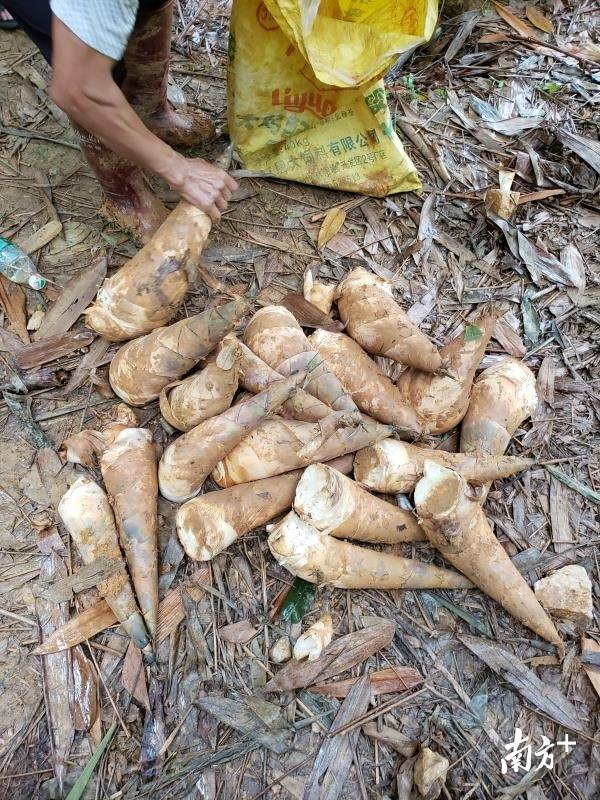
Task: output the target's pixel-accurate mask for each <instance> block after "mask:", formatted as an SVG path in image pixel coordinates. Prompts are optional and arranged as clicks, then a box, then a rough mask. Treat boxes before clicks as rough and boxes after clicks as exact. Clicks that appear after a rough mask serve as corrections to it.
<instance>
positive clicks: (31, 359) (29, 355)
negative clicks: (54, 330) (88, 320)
mask: <svg viewBox="0 0 600 800" xmlns="http://www.w3.org/2000/svg"><path fill="white" fill-rule="evenodd" d="M95 338H96V334H95V333H94V332H93V331H90V330H88V329H87V328H83V329H81V330H79V331H71V332H70V333H59V334H58V335H57V336H51V337H50V338H48V339H42V340H41V341H37V342H32V343H31V344H28V345H25V346H24V347H22V348H21V349H20V350H19V352H18V353H15V356H14V358H15V363H16V365H17V366H18V367H19V369H32V368H33V367H39V366H41V365H42V364H47V363H48V362H50V361H54V360H55V359H57V358H62V357H63V356H68V355H70V354H71V353H73V352H74V351H75V350H80V349H81V348H82V347H87V346H88V345H89V344H91V343H92V342H93V341H94V339H95Z"/></svg>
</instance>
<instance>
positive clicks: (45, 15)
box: [4, 0, 169, 243]
mask: <svg viewBox="0 0 600 800" xmlns="http://www.w3.org/2000/svg"><path fill="white" fill-rule="evenodd" d="M4 5H5V6H6V7H7V8H8V10H9V11H10V13H11V14H12V15H13V16H14V17H15V18H16V19H18V20H19V22H21V24H22V26H23V29H24V31H25V32H26V33H27V34H28V36H29V37H30V39H32V41H33V42H34V43H35V44H36V45H37V46H38V47H39V49H40V51H41V53H42V55H43V56H44V58H45V59H46V61H48V63H51V62H52V14H51V11H50V2H49V0H4ZM124 77H125V69H124V65H123V62H119V63H118V64H116V65H115V70H114V78H115V81H116V83H117V84H118V85H121V84H122V82H123V80H124ZM73 127H74V129H75V132H76V133H77V138H78V140H79V146H80V147H81V152H82V153H83V155H84V156H85V159H86V161H87V162H88V164H89V165H90V167H91V168H92V171H93V172H94V174H95V176H96V178H97V179H98V183H99V184H100V187H101V189H102V203H101V206H100V213H101V214H102V215H103V216H104V217H106V218H107V219H108V220H109V221H110V222H114V223H115V224H116V225H117V226H118V227H119V228H124V229H125V230H128V231H129V232H130V233H131V234H132V235H133V237H134V238H135V239H136V240H137V241H138V242H141V243H144V242H146V241H147V240H148V239H149V238H150V236H152V234H153V233H154V232H155V231H156V229H157V228H158V226H159V225H160V223H161V222H162V221H163V220H164V219H165V217H166V216H167V214H168V213H169V212H168V209H167V208H166V207H165V205H164V204H163V203H162V202H161V200H160V199H159V198H158V197H157V196H156V195H155V194H154V192H153V191H152V190H151V189H150V188H149V187H148V185H147V184H146V179H145V177H144V174H143V172H142V171H141V170H140V169H139V168H138V167H136V166H135V164H132V163H131V162H130V161H128V160H127V159H125V158H122V157H121V156H119V155H117V154H116V153H113V152H112V150H109V149H108V148H107V147H105V146H104V145H103V144H102V143H101V142H100V141H98V139H96V137H95V136H92V135H91V134H90V133H88V132H87V131H84V130H82V129H81V128H79V127H78V126H76V125H73Z"/></svg>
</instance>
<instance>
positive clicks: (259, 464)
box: [61, 233, 560, 649]
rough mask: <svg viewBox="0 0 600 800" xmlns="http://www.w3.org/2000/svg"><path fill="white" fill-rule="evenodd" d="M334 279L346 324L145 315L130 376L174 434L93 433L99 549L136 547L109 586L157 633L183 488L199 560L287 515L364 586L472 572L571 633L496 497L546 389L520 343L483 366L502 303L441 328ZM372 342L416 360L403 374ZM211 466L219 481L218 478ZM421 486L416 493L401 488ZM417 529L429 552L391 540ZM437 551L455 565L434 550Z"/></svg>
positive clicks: (84, 492)
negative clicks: (439, 338) (451, 331)
mask: <svg viewBox="0 0 600 800" xmlns="http://www.w3.org/2000/svg"><path fill="white" fill-rule="evenodd" d="M201 235H202V234H200V233H199V238H201ZM195 246H196V247H198V246H200V245H195ZM125 277H126V276H125ZM138 278H139V276H138ZM314 288H315V287H314V285H313V284H311V286H310V287H309V289H310V291H309V292H308V293H307V296H308V297H310V298H311V299H313V290H314ZM333 297H335V298H336V300H337V312H338V315H339V317H340V319H341V321H342V322H343V323H344V326H345V332H344V333H331V332H328V331H325V330H321V329H318V330H316V331H315V332H313V333H312V334H311V335H310V336H309V335H307V332H306V331H304V330H303V328H302V327H301V325H300V323H299V322H298V321H297V320H296V319H295V317H294V315H293V314H292V313H291V312H290V311H289V310H288V309H286V308H284V307H283V306H269V307H267V308H262V309H260V310H258V311H257V312H256V313H255V314H254V315H253V316H252V317H251V318H250V319H249V321H248V322H247V324H246V326H245V330H244V332H243V337H242V338H243V340H240V339H238V338H237V337H236V335H235V334H234V333H233V330H234V328H235V327H236V326H237V325H238V324H239V323H240V320H241V319H242V317H243V315H244V314H246V312H247V306H246V303H245V301H243V300H236V301H233V302H231V303H228V304H226V305H224V306H221V307H219V308H214V309H211V310H209V311H205V312H203V313H202V314H199V315H197V316H196V317H191V318H189V319H185V320H182V321H181V322H177V323H175V324H174V325H171V326H169V327H167V328H159V329H157V330H156V329H151V330H149V326H150V327H151V324H150V323H148V326H146V327H143V326H142V328H141V329H142V330H143V331H144V333H145V335H143V336H141V337H140V338H138V339H135V340H133V341H130V342H128V343H127V344H125V345H124V346H123V347H122V348H121V350H120V351H119V352H118V353H117V355H116V356H115V358H114V360H113V362H112V365H111V370H110V378H111V383H112V386H113V388H114V390H115V392H116V393H117V394H118V395H119V396H120V397H121V398H123V399H125V400H126V401H127V402H128V403H130V404H131V405H144V404H146V403H149V402H152V401H154V400H156V399H157V398H159V402H160V410H161V412H162V415H163V418H164V423H163V427H165V429H166V430H167V433H168V434H171V433H173V438H172V440H171V442H170V443H169V444H168V446H167V447H166V449H165V450H164V452H163V454H162V457H161V458H160V461H159V464H158V466H157V464H156V460H155V457H154V446H153V443H152V434H151V433H150V431H148V430H141V429H139V428H137V426H136V425H135V423H132V422H131V420H129V421H128V420H126V419H125V420H123V419H122V418H121V419H116V420H113V421H112V423H111V424H110V425H109V426H107V428H106V429H105V430H104V431H103V432H102V433H98V432H95V433H94V435H93V436H91V437H90V436H88V439H87V441H88V442H90V441H91V442H93V443H94V448H93V449H94V450H95V451H98V450H99V451H100V465H101V469H102V475H103V478H104V482H105V486H106V490H107V493H108V498H110V503H111V505H112V509H111V506H110V505H109V499H108V498H107V497H106V495H105V494H104V492H103V491H102V489H101V488H100V487H99V486H98V485H96V484H93V483H92V482H90V481H89V479H86V478H83V479H80V481H79V482H78V483H76V484H75V485H74V486H73V487H72V489H71V490H69V492H68V493H67V495H65V498H63V502H62V504H61V508H62V510H61V516H62V517H63V520H64V522H65V525H66V527H67V528H68V529H69V531H70V533H71V535H72V537H73V539H74V541H75V542H76V544H77V545H78V547H79V549H80V552H81V555H82V558H83V559H84V560H85V561H89V560H93V558H94V554H100V551H101V549H102V552H103V553H110V554H111V557H114V558H115V560H116V561H118V560H119V556H120V550H119V542H120V545H121V547H122V548H123V551H124V554H125V559H124V562H123V564H121V563H120V562H119V565H120V568H119V571H118V572H117V575H118V576H119V581H120V582H118V586H112V585H111V586H104V587H99V588H100V590H101V592H102V593H103V594H104V596H105V597H106V599H107V602H109V603H111V604H112V607H113V610H114V611H115V614H116V615H117V617H118V618H119V620H120V621H121V622H122V624H123V626H124V627H125V628H126V630H128V632H129V633H130V635H131V636H132V638H133V639H134V641H136V642H137V643H138V644H139V646H141V647H144V648H146V649H147V648H148V642H149V641H150V638H148V641H145V640H144V637H143V636H142V635H141V633H140V630H141V629H142V628H143V627H144V626H145V628H146V629H147V631H148V632H149V636H150V635H151V634H152V633H153V632H154V630H155V626H156V608H157V603H158V594H157V585H158V581H157V576H158V573H159V570H158V564H157V551H156V528H157V523H156V497H157V492H158V491H160V493H161V494H162V495H163V496H164V497H165V498H166V499H168V500H170V501H171V502H175V503H178V504H181V505H180V506H179V508H178V509H177V511H176V527H177V533H178V535H179V539H180V541H181V544H182V546H183V548H184V550H185V552H186V553H187V555H188V556H189V557H190V558H192V559H196V560H201V561H209V560H211V559H213V558H215V557H216V556H217V555H218V554H219V553H221V552H223V551H224V550H225V549H226V548H227V547H229V546H231V545H232V544H233V543H234V542H236V541H238V540H239V539H240V538H241V537H243V536H246V535H247V534H249V533H251V532H252V531H259V530H263V529H264V526H265V525H267V523H271V524H269V525H267V530H268V531H269V536H268V546H269V549H270V551H271V553H272V555H273V557H274V558H275V559H276V561H277V562H278V563H279V564H280V565H281V566H283V567H285V568H286V569H287V570H288V571H290V572H291V573H292V574H293V575H296V576H299V577H301V578H304V579H305V580H308V581H311V582H314V583H317V584H330V585H332V586H334V587H343V588H350V589H352V588H378V589H383V590H386V589H420V588H446V589H468V588H472V587H474V586H475V587H478V588H480V589H481V590H482V591H484V592H485V593H486V594H488V595H489V596H490V597H492V598H494V599H495V600H496V601H497V602H498V603H500V604H501V605H503V606H504V608H505V609H506V610H507V611H508V612H509V613H511V614H512V615H513V616H514V617H515V618H516V619H518V620H520V621H521V622H522V623H523V624H525V625H526V626H528V627H529V628H530V629H531V630H533V631H535V633H536V634H538V635H540V636H542V637H544V638H546V639H547V640H548V641H550V642H552V643H554V644H559V643H560V637H559V635H558V632H557V631H556V628H555V627H554V625H553V623H552V622H551V620H550V619H549V617H548V616H547V615H546V613H545V612H544V610H543V609H542V608H541V606H540V605H539V604H538V603H537V602H536V600H535V597H534V595H533V593H532V591H531V589H530V588H529V586H528V585H527V584H526V582H525V581H524V579H523V578H522V577H521V576H520V574H519V573H518V572H517V571H516V569H515V568H514V567H513V565H512V563H511V561H510V559H509V557H508V555H507V554H506V552H505V550H504V548H503V547H502V546H501V545H500V543H499V542H498V541H497V539H496V537H495V535H494V533H493V531H492V529H491V527H490V525H489V523H488V522H487V520H486V517H485V513H484V510H483V508H482V506H483V502H484V501H485V498H486V496H487V490H488V489H489V485H490V482H491V481H493V480H495V479H497V478H506V477H508V476H511V475H514V474H515V473H516V472H518V471H520V470H523V469H526V468H527V467H528V466H530V465H531V463H532V462H531V460H529V459H526V458H521V457H517V456H509V455H505V451H506V449H507V448H508V445H509V443H510V440H511V437H512V436H513V434H514V433H515V431H516V430H517V429H518V428H519V426H520V425H521V424H522V422H523V421H524V420H525V419H526V418H527V417H528V416H529V415H530V414H531V413H532V411H533V409H534V408H535V406H536V401H537V398H536V392H535V379H534V376H533V375H532V373H531V371H530V370H529V369H528V368H527V367H526V366H525V365H524V364H522V363H521V362H518V361H516V360H515V359H504V360H503V361H502V362H500V363H498V364H496V365H495V366H493V367H491V368H489V369H487V370H485V371H484V372H483V373H482V375H481V377H480V378H479V379H478V380H476V381H475V382H474V378H475V374H476V372H477V370H478V368H479V366H480V363H481V360H482V358H483V356H484V353H485V350H486V347H487V345H488V342H489V341H490V338H491V336H492V333H493V329H494V324H495V321H496V319H497V315H496V314H495V313H492V312H484V313H478V314H475V315H473V316H474V321H473V322H471V323H469V324H467V325H466V326H464V328H463V329H462V330H459V331H458V333H456V335H455V336H454V337H453V338H452V339H451V341H450V342H448V343H446V344H442V345H441V346H438V344H437V343H436V342H434V341H432V340H431V339H430V338H429V337H428V336H426V335H425V333H423V332H422V331H421V330H420V329H419V328H418V327H417V326H415V325H414V324H413V323H412V322H411V321H410V319H409V318H408V317H407V316H406V314H405V312H404V311H403V309H402V308H401V306H400V305H399V304H398V303H397V301H396V300H395V299H394V292H393V289H392V287H391V286H390V285H388V284H387V283H386V282H385V281H383V280H382V279H381V278H379V277H376V276H375V275H373V274H371V273H369V272H368V271H367V270H365V269H362V268H361V269H356V270H354V271H353V272H351V273H350V274H349V275H348V276H347V277H346V278H345V279H344V280H343V281H342V282H341V283H340V284H339V286H338V287H337V288H336V289H333V288H331V287H329V288H328V291H327V298H325V299H326V301H327V302H326V303H325V306H326V307H327V310H328V311H329V307H330V304H331V300H332V298H333ZM314 299H315V300H316V299H317V298H316V295H315V296H314ZM154 319H159V320H160V321H163V320H162V319H161V318H159V317H158V316H155V317H154ZM154 327H156V326H154ZM115 338H116V337H115ZM374 356H385V357H387V358H389V359H392V360H393V361H396V362H398V363H399V364H402V365H404V366H405V367H406V369H405V370H404V371H403V372H402V373H401V375H400V378H399V379H398V381H397V383H396V384H395V385H394V383H393V382H392V381H391V380H390V379H389V377H387V375H385V374H384V373H383V372H382V369H381V368H380V366H379V364H378V363H377V362H376V360H375V359H374ZM203 359H204V361H203ZM201 362H202V363H201ZM198 365H200V368H198ZM121 417H123V412H122V414H121ZM461 422H462V423H463V425H462V431H461V437H460V445H461V452H459V453H451V452H447V451H445V450H442V449H440V448H439V442H436V441H435V439H432V436H433V435H436V434H440V433H445V432H447V431H449V430H451V429H452V428H455V427H456V426H457V425H459V424H460V423H461ZM180 432H183V433H180ZM98 437H99V438H98ZM420 437H426V441H418V440H419V438H420ZM401 439H405V440H406V439H410V440H411V441H410V442H407V441H401ZM70 444H71V445H72V443H69V442H66V443H65V452H67V454H68V453H69V452H73V451H74V447H73V446H71V447H69V445H70ZM74 460H77V459H75V458H74ZM80 460H81V459H80ZM352 475H353V477H351V476H352ZM209 476H211V477H212V479H213V481H214V483H215V484H217V486H218V487H221V488H219V489H216V490H214V489H212V490H211V488H212V487H210V485H209V484H208V478H209ZM81 481H84V483H81ZM86 481H87V482H86ZM413 493H414V497H413V505H414V507H415V508H416V511H415V512H413V511H412V510H407V509H410V508H411V505H410V501H408V498H406V497H403V498H402V502H401V503H399V498H398V495H411V494H413ZM394 496H396V497H394ZM84 512H85V513H84ZM282 515H283V516H282ZM277 518H280V519H279V521H277ZM414 542H422V543H423V545H422V547H421V551H420V552H421V555H422V560H417V559H414V558H404V557H402V556H400V555H399V554H398V553H397V552H395V553H393V554H392V553H391V552H389V551H388V550H389V549H386V547H385V546H386V545H387V546H389V545H394V546H396V547H399V546H402V544H403V543H414ZM96 543H102V544H101V546H100V544H98V546H96ZM359 543H360V544H359ZM428 548H429V549H428ZM436 551H437V552H438V554H439V555H440V556H441V557H442V559H444V561H446V562H447V563H448V564H449V565H451V567H453V568H454V569H447V568H445V567H443V566H441V565H439V564H434V563H432V558H433V557H434V556H435V554H436ZM121 560H122V561H123V559H121ZM125 562H126V566H127V567H128V570H129V575H130V576H131V582H130V583H129V582H127V586H125V583H123V580H124V579H125V578H127V577H128V575H127V570H126V568H125ZM127 587H128V588H127ZM135 594H137V600H138V603H139V608H140V609H141V613H140V612H139V611H137V607H136V606H135V597H134V595H135Z"/></svg>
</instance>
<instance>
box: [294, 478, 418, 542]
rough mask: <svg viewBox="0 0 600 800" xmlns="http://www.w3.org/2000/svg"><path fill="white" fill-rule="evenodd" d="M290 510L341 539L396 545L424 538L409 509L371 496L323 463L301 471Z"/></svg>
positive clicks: (317, 527) (318, 528)
mask: <svg viewBox="0 0 600 800" xmlns="http://www.w3.org/2000/svg"><path fill="white" fill-rule="evenodd" d="M294 510H295V511H296V513H297V514H298V515H299V516H300V517H301V518H302V519H304V520H306V521H307V522H308V523H310V524H311V525H313V526H314V527H315V528H316V529H317V530H320V531H323V532H325V533H329V534H330V535H331V536H335V537H340V538H344V539H352V540H354V539H356V540H358V541H362V542H372V543H377V544H396V543H398V542H415V541H423V539H425V538H426V537H425V535H424V533H423V531H421V529H420V527H419V524H418V522H417V518H416V517H415V515H414V514H412V513H411V512H410V511H405V510H403V509H400V508H398V506H395V505H392V504H391V503H388V502H387V501H385V500H382V499H381V498H379V497H374V496H373V495H371V494H369V492H367V491H366V490H365V489H363V488H362V487H361V486H359V485H358V484H357V483H356V482H355V481H352V480H351V479H350V478H347V477H346V476H345V475H342V474H341V473H339V472H338V471H337V470H335V469H332V468H331V467H330V466H328V465H327V464H313V465H312V466H310V467H307V468H306V469H305V470H304V473H303V475H302V478H301V479H300V482H299V483H298V488H297V489H296V497H295V499H294Z"/></svg>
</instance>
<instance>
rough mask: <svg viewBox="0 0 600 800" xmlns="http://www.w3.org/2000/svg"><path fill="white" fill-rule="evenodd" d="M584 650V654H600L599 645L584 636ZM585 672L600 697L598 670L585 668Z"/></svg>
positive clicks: (599, 674)
mask: <svg viewBox="0 0 600 800" xmlns="http://www.w3.org/2000/svg"><path fill="white" fill-rule="evenodd" d="M582 650H583V652H584V653H600V645H599V644H597V643H596V642H595V641H594V640H593V639H588V638H587V637H585V636H584V637H583V641H582ZM583 671H584V672H585V674H586V675H587V676H588V678H589V679H590V682H591V684H592V686H593V687H594V689H595V690H596V694H597V695H598V697H600V672H598V670H596V669H588V667H584V668H583Z"/></svg>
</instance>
